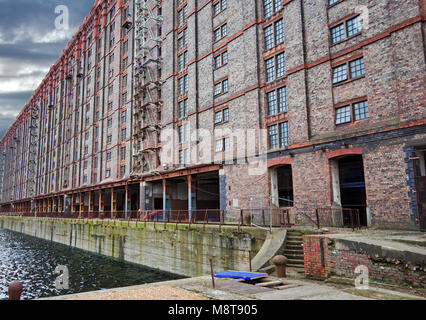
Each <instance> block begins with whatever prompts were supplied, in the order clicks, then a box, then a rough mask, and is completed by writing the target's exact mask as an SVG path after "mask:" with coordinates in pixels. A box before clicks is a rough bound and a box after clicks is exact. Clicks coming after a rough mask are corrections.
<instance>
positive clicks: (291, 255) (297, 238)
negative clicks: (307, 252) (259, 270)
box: [284, 230, 305, 273]
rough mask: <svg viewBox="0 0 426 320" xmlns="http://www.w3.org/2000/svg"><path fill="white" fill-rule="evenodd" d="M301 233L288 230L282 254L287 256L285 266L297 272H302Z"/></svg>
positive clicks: (303, 270)
mask: <svg viewBox="0 0 426 320" xmlns="http://www.w3.org/2000/svg"><path fill="white" fill-rule="evenodd" d="M302 236H303V234H302V233H301V232H299V231H294V230H288V231H287V241H286V246H285V250H284V255H285V256H286V257H287V259H288V262H287V268H292V269H294V270H295V271H297V272H298V273H304V272H305V269H304V258H303V257H304V256H303V239H302Z"/></svg>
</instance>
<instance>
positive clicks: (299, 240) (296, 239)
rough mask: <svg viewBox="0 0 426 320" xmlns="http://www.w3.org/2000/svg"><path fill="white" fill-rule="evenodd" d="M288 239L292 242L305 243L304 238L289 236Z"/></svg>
mask: <svg viewBox="0 0 426 320" xmlns="http://www.w3.org/2000/svg"><path fill="white" fill-rule="evenodd" d="M288 241H291V242H298V243H303V241H302V239H298V238H293V237H291V238H289V237H287V242H288Z"/></svg>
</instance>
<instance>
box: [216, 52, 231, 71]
mask: <svg viewBox="0 0 426 320" xmlns="http://www.w3.org/2000/svg"><path fill="white" fill-rule="evenodd" d="M227 63H228V51H224V52H222V53H221V54H218V55H217V56H215V57H214V68H215V69H218V68H220V67H222V66H223V65H225V64H227Z"/></svg>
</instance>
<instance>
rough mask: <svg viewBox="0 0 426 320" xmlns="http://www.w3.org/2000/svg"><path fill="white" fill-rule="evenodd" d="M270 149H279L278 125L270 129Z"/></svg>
mask: <svg viewBox="0 0 426 320" xmlns="http://www.w3.org/2000/svg"><path fill="white" fill-rule="evenodd" d="M268 140H269V149H277V148H278V125H276V124H275V125H273V126H270V127H268Z"/></svg>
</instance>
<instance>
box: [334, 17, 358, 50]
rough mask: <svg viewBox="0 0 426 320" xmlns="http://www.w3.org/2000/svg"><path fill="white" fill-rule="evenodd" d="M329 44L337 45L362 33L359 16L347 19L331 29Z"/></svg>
mask: <svg viewBox="0 0 426 320" xmlns="http://www.w3.org/2000/svg"><path fill="white" fill-rule="evenodd" d="M330 31H331V42H332V43H333V44H334V43H337V42H339V41H342V40H344V39H346V38H347V37H351V36H354V35H356V34H358V33H361V32H362V23H361V16H356V17H354V18H351V19H348V20H346V21H345V22H342V23H339V24H338V25H337V26H334V27H333V28H331V30H330Z"/></svg>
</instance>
